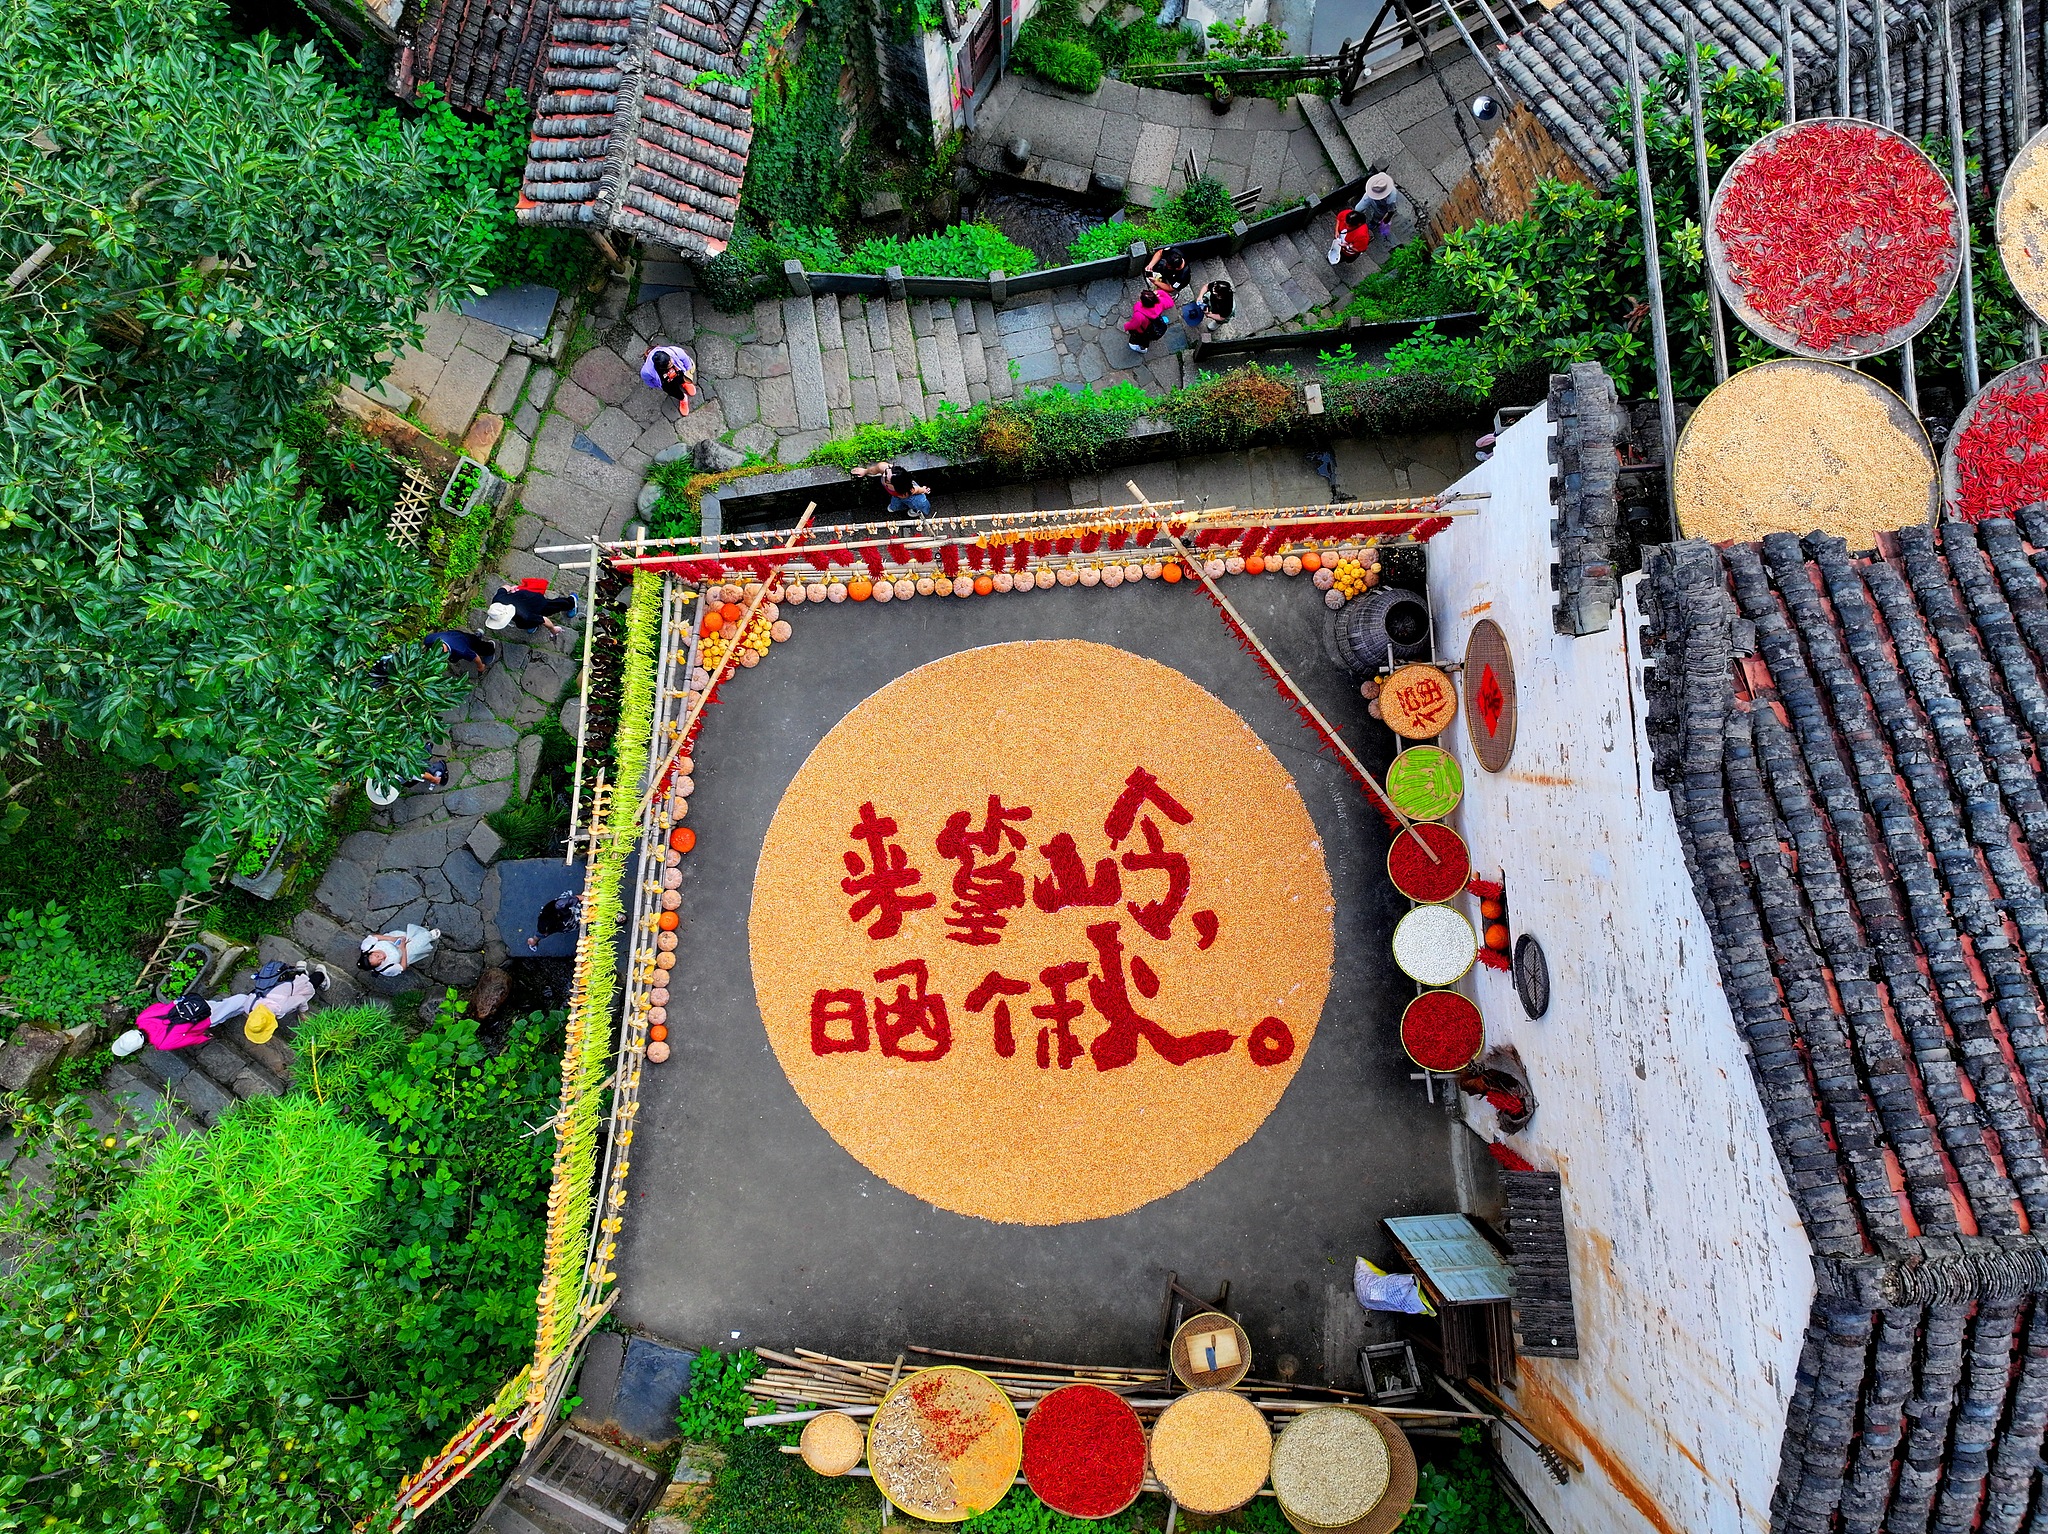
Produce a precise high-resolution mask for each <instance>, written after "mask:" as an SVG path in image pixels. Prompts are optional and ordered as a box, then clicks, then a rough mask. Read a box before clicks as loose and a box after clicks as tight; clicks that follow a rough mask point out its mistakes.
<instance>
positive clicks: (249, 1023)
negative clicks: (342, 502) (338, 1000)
mask: <svg viewBox="0 0 2048 1534" xmlns="http://www.w3.org/2000/svg"><path fill="white" fill-rule="evenodd" d="M330 981H331V977H330V976H329V975H328V973H327V966H326V965H324V964H315V965H311V966H310V967H301V966H294V967H292V968H291V969H290V970H288V971H287V972H286V974H285V978H284V979H283V980H282V981H280V982H279V983H278V984H276V985H273V986H268V987H266V988H265V989H264V991H263V994H262V995H261V996H258V995H257V994H256V993H255V992H254V991H242V992H238V993H237V994H235V995H232V996H220V997H216V998H215V999H214V1000H212V1001H208V1000H206V998H205V997H203V996H200V995H198V994H197V993H195V992H188V993H186V994H185V995H183V996H180V997H178V998H177V1000H175V1001H160V1002H158V1003H156V1005H154V1006H151V1007H145V1008H143V1010H142V1012H141V1013H140V1015H138V1016H137V1017H136V1019H135V1026H134V1027H133V1028H130V1029H129V1030H128V1031H127V1032H126V1033H124V1034H122V1035H121V1036H120V1037H119V1038H118V1039H116V1040H114V1043H113V1051H114V1053H115V1054H116V1055H119V1056H123V1057H125V1056H128V1055H132V1054H134V1053H135V1052H136V1051H137V1050H139V1049H141V1048H142V1046H143V1045H144V1044H145V1043H146V1044H149V1045H150V1046H152V1047H153V1048H155V1049H159V1050H172V1049H190V1048H192V1047H193V1046H194V1045H197V1044H204V1043H205V1042H206V1041H207V1039H208V1038H209V1037H211V1035H212V1032H213V1030H214V1029H215V1028H217V1027H219V1026H220V1025H221V1024H222V1023H228V1022H233V1021H234V1020H235V1019H236V1018H238V1017H240V1018H245V1019H247V1020H246V1021H245V1022H244V1023H243V1024H242V1031H243V1033H244V1034H245V1035H247V1037H248V1039H249V1041H250V1042H251V1043H252V1044H261V1043H263V1042H264V1040H266V1039H268V1038H269V1037H270V1036H271V1034H273V1033H275V1032H276V1031H277V1024H278V1021H279V1019H281V1018H285V1017H289V1016H290V1015H291V1014H292V1013H294V1012H298V1011H302V1010H304V1009H305V1008H306V1007H307V1006H309V1005H310V1004H311V1002H312V1000H313V998H314V997H315V996H317V995H319V994H320V993H321V992H323V991H325V990H326V989H327V987H328V985H329V983H330ZM259 983H260V975H259ZM259 1012H260V1013H261V1014H262V1016H261V1017H260V1018H259V1017H258V1015H257V1014H258V1013H259Z"/></svg>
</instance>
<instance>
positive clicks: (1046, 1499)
mask: <svg viewBox="0 0 2048 1534" xmlns="http://www.w3.org/2000/svg"><path fill="white" fill-rule="evenodd" d="M1083 1390H1089V1391H1094V1392H1096V1393H1097V1394H1099V1395H1104V1396H1107V1397H1109V1398H1110V1399H1111V1400H1112V1401H1115V1402H1116V1403H1117V1404H1118V1405H1119V1406H1121V1407H1122V1408H1123V1414H1124V1416H1127V1417H1129V1419H1130V1425H1129V1431H1130V1432H1131V1433H1133V1434H1135V1435H1136V1436H1137V1443H1138V1473H1137V1475H1136V1476H1134V1477H1132V1479H1131V1494H1130V1495H1129V1496H1128V1497H1126V1498H1124V1501H1123V1505H1122V1506H1121V1507H1113V1508H1111V1509H1110V1510H1109V1511H1108V1512H1106V1513H1076V1512H1071V1511H1069V1510H1068V1509H1067V1508H1064V1507H1062V1506H1060V1504H1059V1502H1058V1500H1056V1499H1057V1497H1058V1495H1059V1492H1060V1488H1057V1487H1053V1486H1050V1485H1048V1486H1044V1487H1041V1486H1040V1485H1039V1484H1038V1483H1037V1482H1036V1481H1034V1480H1032V1479H1031V1470H1030V1458H1029V1455H1028V1454H1027V1455H1026V1458H1025V1471H1024V1483H1025V1484H1026V1485H1027V1486H1029V1487H1030V1488H1031V1493H1032V1495H1033V1496H1035V1497H1037V1498H1038V1500H1039V1501H1041V1502H1043V1503H1044V1504H1045V1505H1046V1506H1047V1507H1049V1508H1051V1509H1052V1510H1053V1511H1054V1512H1056V1513H1064V1514H1065V1515H1066V1516H1067V1517H1069V1518H1091V1519H1092V1518H1115V1517H1117V1516H1118V1515H1120V1514H1122V1513H1125V1512H1128V1511H1129V1510H1130V1506H1131V1504H1132V1503H1133V1502H1135V1501H1137V1500H1138V1498H1139V1496H1140V1495H1141V1494H1142V1493H1143V1492H1144V1490H1145V1455H1146V1446H1145V1426H1144V1424H1143V1423H1141V1422H1140V1421H1139V1420H1138V1414H1137V1413H1136V1412H1134V1411H1132V1410H1131V1408H1130V1403H1129V1402H1127V1401H1125V1400H1124V1398H1123V1397H1122V1396H1120V1395H1118V1394H1117V1393H1116V1392H1115V1391H1114V1390H1109V1389H1106V1388H1104V1387H1103V1386H1101V1385H1096V1384H1092V1383H1089V1382H1088V1381H1085V1380H1083V1381H1078V1382H1076V1383H1075V1384H1072V1385H1061V1386H1060V1387H1058V1388H1057V1389H1055V1390H1050V1391H1048V1392H1046V1394H1045V1397H1044V1399H1042V1400H1040V1401H1039V1403H1038V1404H1037V1405H1036V1406H1034V1407H1032V1408H1031V1415H1030V1416H1028V1417H1026V1418H1025V1419H1024V1438H1025V1441H1026V1445H1027V1447H1028V1445H1029V1441H1030V1438H1031V1424H1032V1423H1034V1422H1037V1421H1041V1420H1043V1419H1042V1418H1041V1416H1040V1413H1042V1412H1043V1411H1044V1410H1045V1407H1046V1403H1047V1402H1049V1401H1051V1400H1052V1399H1053V1398H1054V1397H1055V1396H1063V1395H1065V1394H1066V1393H1067V1392H1068V1391H1083ZM1047 1492H1052V1493H1053V1495H1052V1496H1048V1495H1046V1493H1047Z"/></svg>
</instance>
